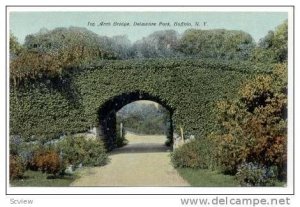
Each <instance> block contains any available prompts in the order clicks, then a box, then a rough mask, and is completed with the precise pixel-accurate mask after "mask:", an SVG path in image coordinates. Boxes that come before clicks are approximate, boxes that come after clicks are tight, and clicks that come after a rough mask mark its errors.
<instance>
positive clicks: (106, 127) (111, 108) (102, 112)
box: [97, 91, 174, 150]
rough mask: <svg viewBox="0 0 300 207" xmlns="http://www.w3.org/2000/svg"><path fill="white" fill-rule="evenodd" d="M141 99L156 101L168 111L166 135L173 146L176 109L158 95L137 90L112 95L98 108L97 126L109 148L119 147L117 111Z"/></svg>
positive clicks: (99, 133)
mask: <svg viewBox="0 0 300 207" xmlns="http://www.w3.org/2000/svg"><path fill="white" fill-rule="evenodd" d="M139 100H148V101H153V102H156V103H157V104H159V105H161V106H162V107H163V108H165V110H166V111H167V112H168V116H169V120H168V131H167V132H166V136H167V137H168V140H169V144H170V146H172V142H173V140H172V139H173V122H172V115H173V112H174V109H173V108H171V107H170V106H169V105H168V104H167V103H166V101H163V100H161V99H160V98H159V97H157V96H153V95H150V94H149V93H146V92H141V91H135V92H129V93H123V94H121V95H118V96H115V97H112V98H111V99H109V100H108V101H107V102H105V103H104V104H103V105H102V106H100V108H99V110H98V120H99V127H98V128H97V129H98V131H97V135H98V136H99V137H100V138H102V139H103V140H104V142H105V144H106V147H107V149H108V150H112V149H114V148H116V147H117V132H118V131H117V116H116V115H117V112H118V111H119V110H120V109H122V108H123V107H124V106H126V105H127V104H130V103H132V102H135V101H139Z"/></svg>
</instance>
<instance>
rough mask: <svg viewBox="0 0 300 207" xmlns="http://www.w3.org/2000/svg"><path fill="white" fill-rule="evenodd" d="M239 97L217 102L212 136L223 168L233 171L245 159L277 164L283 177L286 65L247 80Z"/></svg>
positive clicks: (285, 128)
mask: <svg viewBox="0 0 300 207" xmlns="http://www.w3.org/2000/svg"><path fill="white" fill-rule="evenodd" d="M239 95H240V97H239V99H237V100H234V101H221V102H219V103H218V118H219V124H220V127H221V129H220V131H219V133H216V134H215V135H214V136H213V137H214V140H215V143H216V145H217V148H216V149H217V150H216V151H217V153H216V154H217V159H218V161H219V164H220V165H221V166H222V168H223V171H226V172H229V173H232V174H235V173H236V172H237V169H238V166H239V165H241V164H242V163H244V162H253V163H258V164H259V165H262V166H266V167H271V166H276V167H277V168H278V172H279V174H278V176H279V177H278V178H280V179H283V180H284V179H286V163H287V65H286V64H277V65H275V67H274V68H273V72H272V74H270V75H259V76H256V77H255V78H254V79H252V80H249V81H248V82H247V83H246V84H245V85H243V86H242V87H241V89H240V91H239Z"/></svg>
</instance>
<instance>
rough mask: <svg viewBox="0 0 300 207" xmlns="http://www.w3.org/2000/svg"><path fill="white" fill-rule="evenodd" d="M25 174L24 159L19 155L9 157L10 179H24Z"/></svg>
mask: <svg viewBox="0 0 300 207" xmlns="http://www.w3.org/2000/svg"><path fill="white" fill-rule="evenodd" d="M24 172H25V167H24V164H23V162H22V158H21V157H20V156H18V155H10V156H9V178H10V179H11V180H13V179H17V178H22V177H23V175H24Z"/></svg>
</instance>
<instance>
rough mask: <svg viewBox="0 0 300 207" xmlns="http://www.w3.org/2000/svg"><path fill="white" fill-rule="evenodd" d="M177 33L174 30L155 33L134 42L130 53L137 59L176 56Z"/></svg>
mask: <svg viewBox="0 0 300 207" xmlns="http://www.w3.org/2000/svg"><path fill="white" fill-rule="evenodd" d="M177 41H178V33H177V32H176V31H174V30H162V31H156V32H154V33H152V34H150V35H149V36H148V37H144V38H143V39H142V40H139V41H136V42H135V43H134V44H133V46H132V51H133V53H134V54H135V55H134V56H135V57H137V58H154V57H171V56H176V51H175V48H176V47H177Z"/></svg>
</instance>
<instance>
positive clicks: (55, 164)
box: [31, 149, 63, 176]
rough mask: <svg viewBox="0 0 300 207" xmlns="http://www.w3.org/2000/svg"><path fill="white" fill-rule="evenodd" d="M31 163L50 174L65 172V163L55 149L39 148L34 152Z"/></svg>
mask: <svg viewBox="0 0 300 207" xmlns="http://www.w3.org/2000/svg"><path fill="white" fill-rule="evenodd" d="M31 165H32V166H34V167H36V169H38V170H41V171H42V172H46V173H48V174H53V175H54V176H55V175H57V174H58V173H59V172H63V163H62V160H61V158H60V156H59V154H58V153H57V152H56V151H55V150H53V149H47V150H38V151H36V152H35V153H34V156H33V159H32V162H31Z"/></svg>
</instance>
